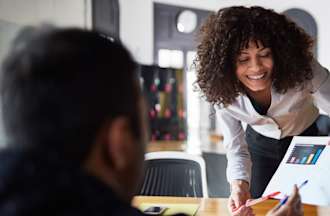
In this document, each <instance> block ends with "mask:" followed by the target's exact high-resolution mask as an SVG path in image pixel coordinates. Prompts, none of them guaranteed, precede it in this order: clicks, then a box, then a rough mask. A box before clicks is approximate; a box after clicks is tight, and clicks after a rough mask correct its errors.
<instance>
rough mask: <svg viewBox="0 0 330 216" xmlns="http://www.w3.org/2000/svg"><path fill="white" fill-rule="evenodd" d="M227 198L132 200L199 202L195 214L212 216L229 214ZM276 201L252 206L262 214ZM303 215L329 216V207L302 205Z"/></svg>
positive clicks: (143, 199)
mask: <svg viewBox="0 0 330 216" xmlns="http://www.w3.org/2000/svg"><path fill="white" fill-rule="evenodd" d="M227 201H228V200H227V199H225V198H192V197H157V196H136V197H134V200H133V206H139V205H140V204H142V203H162V204H173V203H182V204H183V203H185V204H196V203H198V204H200V207H199V209H198V212H197V215H203V216H211V215H212V216H214V215H221V216H222V215H230V214H229V212H228V210H227ZM277 203H278V201H277V200H267V201H265V202H263V203H260V204H258V205H255V206H253V210H254V213H255V214H256V216H261V215H262V216H264V215H266V212H267V211H268V210H270V209H271V208H273V207H274V206H275V205H276V204H277ZM304 213H305V216H329V215H330V207H317V206H312V205H304Z"/></svg>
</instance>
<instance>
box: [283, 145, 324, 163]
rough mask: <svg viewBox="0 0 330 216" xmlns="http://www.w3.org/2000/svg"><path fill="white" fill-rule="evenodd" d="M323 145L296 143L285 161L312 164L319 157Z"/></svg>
mask: <svg viewBox="0 0 330 216" xmlns="http://www.w3.org/2000/svg"><path fill="white" fill-rule="evenodd" d="M324 148H325V145H314V144H313V145H306V144H296V145H295V146H294V147H293V150H292V153H291V155H290V157H289V159H288V160H287V162H286V163H289V164H301V165H314V164H316V162H317V160H318V159H319V157H320V155H321V153H322V151H323V149H324Z"/></svg>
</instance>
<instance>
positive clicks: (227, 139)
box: [217, 108, 252, 183]
mask: <svg viewBox="0 0 330 216" xmlns="http://www.w3.org/2000/svg"><path fill="white" fill-rule="evenodd" d="M217 116H218V120H219V124H220V129H221V131H222V133H223V135H224V141H223V142H224V147H225V149H226V155H227V160H228V165H227V180H228V182H231V181H233V180H245V181H247V182H249V183H250V179H251V167H252V162H251V158H250V153H249V150H248V145H247V143H246V141H245V131H244V130H243V127H242V124H241V122H240V121H239V120H237V119H235V118H233V117H232V116H231V115H230V114H229V113H228V111H226V109H225V108H223V109H218V111H217Z"/></svg>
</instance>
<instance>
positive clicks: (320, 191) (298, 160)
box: [263, 136, 330, 205]
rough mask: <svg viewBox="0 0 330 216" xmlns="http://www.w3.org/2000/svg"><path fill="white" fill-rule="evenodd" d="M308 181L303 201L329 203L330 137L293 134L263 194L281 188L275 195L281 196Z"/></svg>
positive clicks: (302, 190)
mask: <svg viewBox="0 0 330 216" xmlns="http://www.w3.org/2000/svg"><path fill="white" fill-rule="evenodd" d="M305 180H308V183H307V184H306V185H305V186H304V187H302V188H301V189H300V191H299V192H300V195H301V200H302V202H303V203H306V204H313V205H330V137H302V136H296V137H294V138H293V139H292V142H291V144H290V146H289V148H288V150H287V152H286V154H285V156H284V158H283V160H282V162H281V164H280V166H279V167H278V169H277V170H276V172H275V174H274V175H273V177H272V179H271V181H270V182H269V184H268V186H267V188H266V190H265V191H264V194H263V195H267V194H269V193H272V192H274V191H280V192H281V194H280V195H278V196H276V197H275V198H277V199H281V198H283V196H284V195H285V194H288V195H289V194H291V192H292V189H293V185H294V184H296V185H297V186H299V185H300V184H301V183H302V182H304V181H305Z"/></svg>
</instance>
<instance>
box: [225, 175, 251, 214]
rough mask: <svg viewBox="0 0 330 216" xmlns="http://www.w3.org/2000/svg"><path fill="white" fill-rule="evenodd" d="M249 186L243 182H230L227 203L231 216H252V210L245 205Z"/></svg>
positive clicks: (248, 197) (248, 196) (248, 194)
mask: <svg viewBox="0 0 330 216" xmlns="http://www.w3.org/2000/svg"><path fill="white" fill-rule="evenodd" d="M250 197H251V196H250V191H249V184H248V183H247V182H246V181H243V180H234V181H233V182H231V193H230V197H229V201H228V209H229V212H230V213H231V215H233V216H253V215H254V214H253V212H252V208H250V207H246V206H245V203H246V201H247V200H248V199H250Z"/></svg>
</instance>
